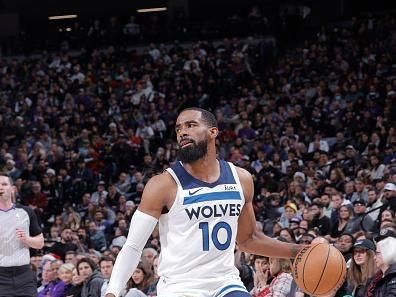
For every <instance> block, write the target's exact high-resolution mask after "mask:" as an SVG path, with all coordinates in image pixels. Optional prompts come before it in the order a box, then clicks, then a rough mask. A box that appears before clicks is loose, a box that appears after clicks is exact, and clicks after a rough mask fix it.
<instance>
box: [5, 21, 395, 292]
mask: <svg viewBox="0 0 396 297" xmlns="http://www.w3.org/2000/svg"><path fill="white" fill-rule="evenodd" d="M395 27H396V19H395V18H394V17H392V16H387V17H379V18H374V17H370V18H352V19H351V20H349V21H348V22H344V23H342V25H335V26H329V27H324V28H323V29H322V30H320V31H319V32H318V33H317V35H316V36H314V37H313V38H312V39H309V40H306V41H305V42H303V43H302V44H301V45H300V46H297V47H295V48H290V49H288V50H287V51H285V53H284V54H282V55H280V56H279V57H277V58H276V59H275V58H274V53H275V48H276V42H275V40H274V39H271V38H266V39H261V40H257V39H252V38H248V39H246V40H241V39H237V38H233V39H228V38H226V39H224V40H223V41H222V42H221V43H220V44H219V45H214V44H212V43H211V42H209V41H198V42H194V43H193V44H192V45H191V46H182V45H181V44H179V43H177V42H175V43H173V44H172V45H170V46H165V45H157V44H154V43H151V44H150V45H149V46H148V47H147V48H146V49H145V50H144V51H143V52H137V51H136V50H131V51H127V50H125V49H124V50H121V49H117V48H114V47H111V46H110V47H108V48H107V49H106V50H105V51H99V50H97V49H92V50H91V51H86V50H83V51H81V53H80V54H79V55H78V56H75V57H71V56H70V55H68V53H67V52H62V53H54V54H48V53H43V54H42V55H40V57H39V58H37V59H33V58H29V59H23V60H11V61H6V60H3V61H0V136H1V137H0V139H1V140H2V141H1V147H0V166H1V167H3V170H4V171H6V172H7V173H8V174H9V175H10V176H11V177H12V179H13V180H14V183H15V186H16V187H17V189H18V196H17V201H18V202H19V203H22V204H24V205H28V206H30V207H31V208H33V209H34V211H35V213H36V214H37V216H38V217H39V222H40V224H41V226H42V227H43V229H44V231H45V236H46V245H45V248H44V249H43V250H42V251H32V257H31V259H32V265H33V267H34V268H35V270H36V272H37V278H38V280H39V283H40V286H39V288H38V294H39V295H38V296H40V297H41V296H57V297H58V296H59V297H61V296H83V297H85V296H100V294H101V293H100V292H102V294H104V291H105V289H106V286H107V282H108V279H109V277H110V275H111V269H112V266H113V264H114V260H115V258H116V256H117V254H118V252H119V251H120V249H121V247H122V246H123V244H124V243H125V241H126V237H127V233H128V228H129V221H130V218H131V216H132V215H133V213H134V211H135V210H136V208H137V206H138V205H139V202H140V199H141V195H142V191H143V189H144V187H145V184H146V182H147V180H148V179H149V178H150V177H152V176H153V175H155V174H157V173H160V172H162V171H163V170H164V168H166V167H168V166H170V165H172V164H173V163H174V162H175V161H176V160H177V150H178V146H177V143H176V139H175V134H174V123H175V120H176V117H177V114H178V111H180V110H182V109H183V108H186V107H190V106H200V107H203V108H206V109H210V110H212V111H213V112H214V114H215V115H216V118H217V120H218V125H219V130H220V131H221V133H220V135H219V137H218V155H219V158H222V159H225V160H228V161H230V162H233V163H234V164H236V165H238V166H241V167H243V168H245V169H246V170H248V171H249V172H251V174H252V175H253V177H254V181H255V197H254V208H255V213H256V218H257V228H259V229H260V230H261V231H262V232H263V233H265V234H266V235H268V236H271V237H278V238H279V239H280V240H284V241H288V242H297V243H301V244H309V243H311V242H312V241H313V240H315V238H319V237H320V238H322V239H324V240H328V241H329V242H330V243H332V244H334V245H335V246H336V247H337V248H338V249H339V250H340V251H341V252H342V254H343V255H344V257H345V260H346V261H347V262H348V267H349V271H348V281H347V282H346V283H345V284H344V286H343V287H342V288H341V289H340V290H339V291H338V292H337V295H336V296H346V295H347V294H350V295H351V294H352V292H353V294H355V296H391V295H390V293H389V292H391V291H384V292H385V293H384V292H382V291H381V290H386V289H388V290H393V294H395V290H396V287H395V285H394V284H395V283H396V282H395V278H396V264H395V263H396V255H395V254H389V252H392V251H393V250H396V243H395V240H396V239H395V237H396V225H395V223H396V221H395V211H396V207H395V205H396V125H395V118H396V117H395V116H396V112H395V109H396V60H395V57H396V52H395V51H396V47H395V45H396V33H395V32H396V30H395V29H396V28H395ZM264 70H265V71H264ZM368 211H371V212H370V213H369V214H366V213H367V212H368ZM374 239H376V240H375V241H376V242H377V243H378V244H377V245H376V244H375V243H374ZM160 249H161V244H160V242H159V238H158V231H156V232H154V233H153V234H152V236H151V238H150V240H149V242H148V243H147V247H146V249H145V250H144V252H143V255H142V259H141V264H139V266H138V268H137V269H136V271H135V272H134V274H133V276H132V278H131V279H130V281H129V282H128V286H127V287H126V288H125V295H124V296H127V297H131V296H155V295H156V292H155V284H156V282H157V281H158V275H157V274H156V265H157V261H158V253H159V252H160ZM362 259H363V260H362ZM236 265H237V266H238V268H239V269H240V271H241V277H242V279H243V281H244V282H245V284H246V286H247V288H248V289H249V290H251V291H252V294H253V295H254V296H303V293H301V292H299V289H298V288H296V287H295V284H294V283H293V281H292V277H291V274H290V271H291V270H290V262H289V261H283V260H279V259H267V258H264V257H257V256H254V255H247V254H244V253H240V252H239V251H236ZM390 284H393V287H392V285H390ZM275 292H276V294H278V295H276V294H275ZM380 293H381V294H383V295H379V294H380ZM78 294H79V295H78ZM269 294H274V295H269ZM282 294H283V295H282ZM288 294H294V295H288ZM358 294H361V295H358ZM102 296H103V295H102Z"/></svg>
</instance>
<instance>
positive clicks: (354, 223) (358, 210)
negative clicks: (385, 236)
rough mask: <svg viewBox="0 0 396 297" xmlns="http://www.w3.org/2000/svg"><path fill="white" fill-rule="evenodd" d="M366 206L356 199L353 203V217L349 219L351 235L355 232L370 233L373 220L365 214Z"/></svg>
mask: <svg viewBox="0 0 396 297" xmlns="http://www.w3.org/2000/svg"><path fill="white" fill-rule="evenodd" d="M366 206H367V203H366V201H365V200H363V199H358V200H355V201H354V202H353V211H354V213H355V216H354V217H353V218H352V219H351V221H350V225H351V229H350V232H351V233H355V232H357V231H360V230H363V231H366V232H367V231H372V230H373V227H374V221H373V219H372V218H371V217H370V216H369V215H367V214H366Z"/></svg>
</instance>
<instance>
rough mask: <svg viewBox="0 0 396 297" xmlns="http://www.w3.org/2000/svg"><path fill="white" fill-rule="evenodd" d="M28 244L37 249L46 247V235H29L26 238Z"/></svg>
mask: <svg viewBox="0 0 396 297" xmlns="http://www.w3.org/2000/svg"><path fill="white" fill-rule="evenodd" d="M26 244H27V245H28V246H29V247H31V248H33V249H37V250H40V249H42V248H43V247H44V236H43V234H39V235H37V236H34V237H31V236H29V237H27V238H26Z"/></svg>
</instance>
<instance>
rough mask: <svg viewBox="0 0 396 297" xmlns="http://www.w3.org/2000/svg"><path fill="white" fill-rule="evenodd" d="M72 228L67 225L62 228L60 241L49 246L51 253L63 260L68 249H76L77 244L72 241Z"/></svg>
mask: <svg viewBox="0 0 396 297" xmlns="http://www.w3.org/2000/svg"><path fill="white" fill-rule="evenodd" d="M72 240H73V237H72V230H71V229H70V228H68V227H66V228H65V229H63V230H62V232H61V238H60V241H58V242H55V244H54V245H53V246H52V247H51V249H50V251H51V253H53V254H55V255H57V256H59V257H60V258H61V259H62V260H65V255H66V253H67V252H68V251H76V250H77V246H76V245H75V244H74V243H73V242H72Z"/></svg>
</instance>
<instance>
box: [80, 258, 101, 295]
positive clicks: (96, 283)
mask: <svg viewBox="0 0 396 297" xmlns="http://www.w3.org/2000/svg"><path fill="white" fill-rule="evenodd" d="M77 271H78V274H79V275H80V276H81V277H82V278H83V280H84V281H83V286H82V289H81V297H90V296H100V294H101V291H100V290H101V288H102V285H103V278H102V276H101V275H100V272H99V271H97V270H96V264H95V263H94V262H93V261H92V260H91V259H89V258H82V259H80V260H79V261H78V262H77Z"/></svg>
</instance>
